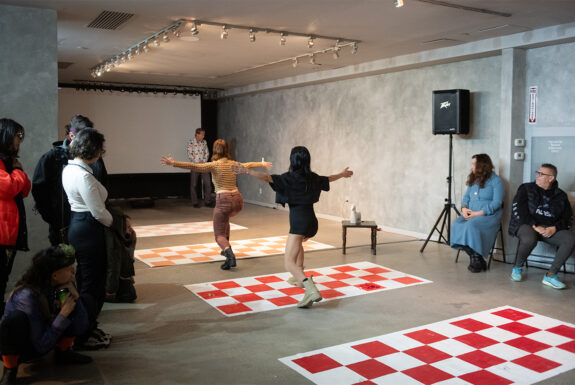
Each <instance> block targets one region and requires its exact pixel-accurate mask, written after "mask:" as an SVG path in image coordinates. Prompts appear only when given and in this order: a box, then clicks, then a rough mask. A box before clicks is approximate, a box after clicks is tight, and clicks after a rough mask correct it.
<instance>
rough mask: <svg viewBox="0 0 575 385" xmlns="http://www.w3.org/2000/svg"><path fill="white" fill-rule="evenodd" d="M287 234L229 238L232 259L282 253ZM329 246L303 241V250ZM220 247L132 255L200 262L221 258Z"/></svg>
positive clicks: (151, 261) (154, 261)
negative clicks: (235, 239)
mask: <svg viewBox="0 0 575 385" xmlns="http://www.w3.org/2000/svg"><path fill="white" fill-rule="evenodd" d="M286 240H287V235H282V236H279V237H268V238H257V239H244V240H239V241H230V244H231V246H232V249H233V250H234V254H235V256H236V258H238V259H242V258H254V257H265V256H267V255H277V254H283V253H284V251H285V244H286ZM333 248H334V247H333V246H330V245H326V244H324V243H319V242H316V241H312V240H308V241H307V242H304V243H303V249H304V251H314V250H324V249H333ZM221 251H222V249H220V247H219V246H218V244H217V243H215V242H214V243H204V244H198V245H185V246H172V247H162V248H157V249H147V250H136V252H135V253H134V256H135V257H136V258H138V259H139V260H140V261H142V262H144V263H145V264H147V265H148V266H151V267H157V266H171V265H183V264H188V263H202V262H214V261H224V260H225V259H226V258H225V257H223V256H221V255H220V252H221Z"/></svg>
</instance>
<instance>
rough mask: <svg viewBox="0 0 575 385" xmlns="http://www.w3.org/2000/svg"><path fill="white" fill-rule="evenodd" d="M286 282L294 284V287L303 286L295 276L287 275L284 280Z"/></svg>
mask: <svg viewBox="0 0 575 385" xmlns="http://www.w3.org/2000/svg"><path fill="white" fill-rule="evenodd" d="M286 282H287V283H289V284H290V285H292V286H296V287H301V288H303V283H301V282H300V281H298V280H297V279H295V277H289V278H288V279H287V281H286Z"/></svg>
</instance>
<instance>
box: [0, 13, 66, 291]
mask: <svg viewBox="0 0 575 385" xmlns="http://www.w3.org/2000/svg"><path fill="white" fill-rule="evenodd" d="M0 36H2V39H1V41H0V57H1V58H2V60H1V61H0V90H2V92H0V117H6V118H11V119H14V120H15V121H17V122H18V123H20V124H21V125H22V126H23V127H24V129H25V132H26V137H25V140H24V142H23V143H22V145H21V146H20V159H21V162H22V165H23V166H24V171H25V172H26V173H27V174H28V177H29V178H30V179H31V178H32V175H33V173H34V167H35V165H36V162H37V161H38V159H39V158H40V156H41V155H42V154H43V153H44V152H46V151H47V150H48V149H49V146H50V145H49V143H51V142H52V141H54V140H56V137H57V133H58V129H57V114H58V73H57V65H58V59H57V35H56V12H55V11H52V10H41V9H32V8H21V7H11V6H3V5H0ZM24 202H25V205H26V213H27V217H28V218H27V219H28V233H29V236H28V241H29V244H30V249H31V251H30V252H28V253H23V252H20V253H19V254H18V256H17V258H16V262H15V266H14V270H13V273H12V275H11V276H10V278H11V281H15V280H16V279H18V278H19V276H20V275H21V271H22V269H23V268H25V266H26V265H27V264H28V261H29V260H30V257H31V255H32V254H33V253H34V252H35V251H37V250H39V249H41V248H44V247H46V246H48V245H49V242H48V237H47V235H48V228H47V226H46V225H45V224H44V222H43V221H42V219H41V218H40V216H39V215H36V214H35V213H33V211H32V208H33V206H34V204H33V199H32V196H31V195H30V196H29V197H28V198H26V199H25V200H24Z"/></svg>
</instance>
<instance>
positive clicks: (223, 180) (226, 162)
mask: <svg viewBox="0 0 575 385" xmlns="http://www.w3.org/2000/svg"><path fill="white" fill-rule="evenodd" d="M235 164H241V165H242V166H244V167H246V168H256V167H264V163H263V162H248V163H240V162H236V161H235V160H230V159H228V158H222V159H218V160H216V161H214V162H207V163H190V162H174V165H173V166H174V167H178V168H185V169H188V170H194V171H196V172H209V173H211V174H212V182H213V183H214V188H215V190H216V193H218V192H219V191H225V190H227V191H233V190H236V189H237V188H238V187H237V184H236V174H235V173H234V172H233V171H232V166H233V165H235Z"/></svg>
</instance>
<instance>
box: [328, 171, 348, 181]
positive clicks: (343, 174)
mask: <svg viewBox="0 0 575 385" xmlns="http://www.w3.org/2000/svg"><path fill="white" fill-rule="evenodd" d="M352 175H353V171H351V170H350V169H349V167H346V168H344V169H343V171H342V172H340V173H338V174H333V175H330V176H328V179H329V181H330V183H331V182H335V181H336V180H338V179H341V178H350V177H351V176H352Z"/></svg>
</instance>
